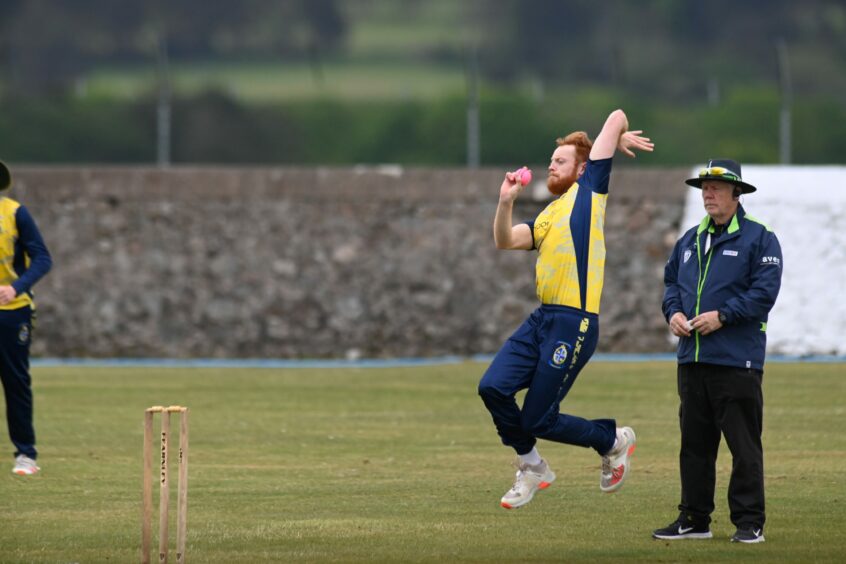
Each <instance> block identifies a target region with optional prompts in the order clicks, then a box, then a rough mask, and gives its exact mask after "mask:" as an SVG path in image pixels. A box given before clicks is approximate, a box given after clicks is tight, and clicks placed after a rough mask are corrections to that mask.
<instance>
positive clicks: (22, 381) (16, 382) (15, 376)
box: [0, 307, 38, 459]
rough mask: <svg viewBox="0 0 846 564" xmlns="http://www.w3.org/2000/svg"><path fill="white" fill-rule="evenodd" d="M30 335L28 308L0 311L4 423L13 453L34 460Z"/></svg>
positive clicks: (0, 372) (0, 368)
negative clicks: (13, 446)
mask: <svg viewBox="0 0 846 564" xmlns="http://www.w3.org/2000/svg"><path fill="white" fill-rule="evenodd" d="M31 338H32V309H31V308H29V307H22V308H20V309H12V310H0V379H2V380H3V393H4V396H5V398H6V422H7V423H8V426H9V437H10V438H11V439H12V444H14V445H15V456H17V455H19V454H25V455H26V456H28V457H30V458H32V459H35V458H37V456H38V453H37V452H36V450H35V429H34V427H33V424H32V381H31V379H30V376H29V344H30V340H31Z"/></svg>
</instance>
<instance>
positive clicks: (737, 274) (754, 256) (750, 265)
mask: <svg viewBox="0 0 846 564" xmlns="http://www.w3.org/2000/svg"><path fill="white" fill-rule="evenodd" d="M715 234H716V230H715V226H714V223H713V221H711V218H710V217H709V216H705V219H703V220H702V222H701V223H700V224H699V225H698V226H697V227H693V228H691V229H690V230H689V231H688V232H687V233H685V234H684V235H682V237H681V239H679V240H678V242H677V243H676V246H675V248H674V249H673V253H672V254H671V255H670V259H669V260H668V261H667V265H666V267H665V268H664V303H663V310H664V317H665V318H666V319H667V321H668V322H669V320H670V318H671V317H672V316H673V315H674V314H675V313H677V312H679V311H680V312H682V313H684V314H685V315H686V316H687V318H688V319H692V318H694V317H696V316H697V315H699V314H700V313H705V312H707V311H714V310H719V311H722V312H723V313H724V314H725V316H726V322H725V323H724V324H723V327H721V328H720V329H718V330H717V331H714V332H713V333H711V334H709V335H699V334H698V333H695V332H694V333H692V334H691V336H690V337H681V338H680V340H679V350H678V359H679V364H687V363H691V362H706V363H709V364H720V365H723V366H737V367H741V368H755V369H758V370H763V367H764V354H765V351H766V345H767V334H766V330H767V315H768V314H769V312H770V310H771V309H772V307H773V305H774V304H775V301H776V297H777V296H778V291H779V288H780V287H781V272H782V256H781V246H780V245H779V243H778V239H777V238H776V236H775V233H773V232H772V231H770V229H769V228H768V227H767V226H766V225H764V224H762V223H761V222H759V221H758V220H756V219H754V218H753V217H751V216H749V215H746V212H745V211H744V209H743V206H738V208H737V213H736V214H735V216H734V217H733V218H732V220H731V222H730V223H729V225H728V227H726V228H725V231H724V232H723V233H722V235H720V236H719V237H716V238H714V235H715ZM709 237H710V240H711V241H712V244H711V245H710V249H708V251H707V252H706V245H707V242H708V240H709Z"/></svg>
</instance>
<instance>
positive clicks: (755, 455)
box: [678, 363, 765, 528]
mask: <svg viewBox="0 0 846 564" xmlns="http://www.w3.org/2000/svg"><path fill="white" fill-rule="evenodd" d="M762 379H763V372H761V371H760V370H752V369H745V368H736V367H732V366H719V365H714V364H702V363H691V364H680V365H679V368H678V386H679V398H680V399H681V406H680V408H679V423H680V425H681V452H680V454H679V463H680V468H681V486H682V499H681V504H680V505H679V510H680V511H681V512H682V514H684V515H687V516H689V517H690V518H692V520H693V521H694V522H696V523H700V524H703V525H707V524H709V523H710V522H711V513H712V512H713V511H714V487H715V482H716V462H717V450H718V449H719V446H720V433H722V435H723V436H724V437H725V439H726V444H728V447H729V450H730V451H731V455H732V469H731V480H730V481H729V486H728V504H729V510H730V511H731V521H732V523H734V525H735V526H736V527H738V528H740V527H744V528H745V527H750V526H751V527H755V528H758V527H761V528H763V526H764V520H765V517H764V451H763V448H762V446H761V430H762V423H763V413H764V397H763V393H762V390H761V381H762Z"/></svg>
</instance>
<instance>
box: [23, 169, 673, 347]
mask: <svg viewBox="0 0 846 564" xmlns="http://www.w3.org/2000/svg"><path fill="white" fill-rule="evenodd" d="M616 166H617V168H616V169H615V171H614V173H613V176H612V187H611V191H612V194H611V197H610V198H609V204H608V214H607V228H606V235H607V239H608V258H607V268H606V277H605V290H604V293H603V298H602V315H601V323H600V325H601V338H600V350H601V351H604V352H663V351H667V350H668V344H667V339H666V327H665V324H664V322H663V319H662V317H661V314H660V301H661V293H662V282H661V280H662V272H663V264H664V262H665V260H666V257H667V255H668V253H669V250H670V249H671V247H672V244H673V243H674V241H675V237H676V233H677V229H678V223H679V221H680V219H681V216H682V213H683V204H684V201H683V200H684V193H685V191H684V190H683V189H682V188H681V186H682V179H683V178H684V176H685V172H686V169H673V170H647V169H642V168H636V169H634V168H633V169H626V168H625V167H623V166H620V163H618V164H617V165H616ZM535 168H536V170H538V171H540V170H543V167H535ZM502 174H503V171H501V170H490V169H482V170H478V171H467V170H463V169H453V170H441V169H422V168H421V169H401V168H398V167H370V168H367V167H364V168H361V167H360V168H308V169H306V168H211V167H204V168H189V167H177V168H172V169H167V170H160V169H154V168H128V167H127V168H114V167H93V168H81V167H68V168H65V167H23V168H13V176H14V177H15V185H14V187H13V189H12V191H11V193H10V196H11V197H13V198H15V199H18V200H19V201H21V202H22V203H24V204H25V205H26V206H27V207H28V208H29V209H30V210H31V211H32V213H33V215H34V216H35V218H36V221H37V222H38V224H39V227H40V228H41V231H42V233H43V235H44V237H45V240H46V242H47V244H48V246H49V248H50V250H51V252H52V254H53V257H54V263H55V264H54V269H53V271H52V272H51V273H50V274H49V275H48V277H47V278H45V279H44V280H42V281H41V282H40V283H39V285H38V286H37V287H36V299H37V302H38V311H39V319H38V327H37V331H36V339H35V341H34V349H33V353H34V354H35V355H40V356H57V357H147V356H149V357H175V358H187V357H221V358H223V357H232V358H236V357H242V358H248V357H271V358H358V357H416V356H440V355H452V354H456V355H473V354H479V353H492V352H495V351H496V350H497V349H498V347H499V345H500V344H501V342H502V341H503V339H504V338H505V337H507V336H508V335H509V334H510V332H511V331H513V330H514V329H515V328H516V327H517V326H518V325H519V323H520V322H521V321H522V320H523V319H524V318H525V317H526V316H527V315H528V314H529V313H530V312H531V311H532V309H533V308H534V307H536V305H537V304H536V299H535V296H534V280H533V276H534V259H535V254H534V253H533V252H522V251H517V252H502V251H497V250H496V249H495V248H494V245H493V242H492V235H491V222H492V218H493V213H494V210H495V207H496V201H497V197H498V189H499V184H500V182H501V179H502ZM541 176H542V175H541ZM545 204H546V202H542V201H535V200H533V199H532V198H531V197H528V195H526V197H524V198H522V199H521V200H520V201H518V204H517V205H516V207H515V220H526V219H531V218H533V217H534V216H535V214H537V212H538V211H540V210H541V209H542V208H543V207H544V205H545Z"/></svg>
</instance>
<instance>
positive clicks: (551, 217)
mask: <svg viewBox="0 0 846 564" xmlns="http://www.w3.org/2000/svg"><path fill="white" fill-rule="evenodd" d="M611 161H612V159H611V158H608V159H602V160H597V161H592V160H588V162H587V166H586V168H585V172H584V174H582V176H580V177H579V179H578V180H577V181H576V182H575V184H573V186H571V187H570V189H569V190H567V192H566V193H564V194H562V195H561V197H559V198H558V199H557V200H555V201H554V202H552V203H550V204H549V205H548V206H547V207H546V209H544V210H543V211H542V212H541V213H540V214H539V215H538V216H537V217H536V218H535V220H534V221H531V222H527V223H528V225H529V228H530V229H531V231H532V238H533V247H534V248H535V249H537V250H538V260H537V264H536V265H535V285H536V289H537V295H538V299H539V300H540V301H541V303H543V304H549V305H563V306H569V307H573V308H576V309H579V310H583V311H587V312H590V313H596V314H598V313H599V299H600V297H601V295H602V284H603V282H604V280H605V231H604V229H605V204H606V200H607V198H608V181H609V177H610V175H611Z"/></svg>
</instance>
